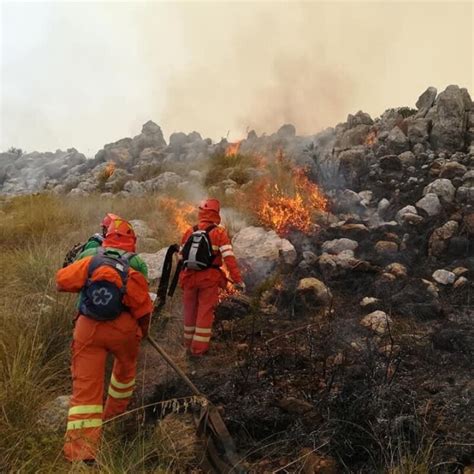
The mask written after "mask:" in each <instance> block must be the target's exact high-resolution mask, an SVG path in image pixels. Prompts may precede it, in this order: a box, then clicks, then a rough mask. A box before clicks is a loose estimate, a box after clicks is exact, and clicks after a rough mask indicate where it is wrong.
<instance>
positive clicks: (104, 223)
mask: <svg viewBox="0 0 474 474" xmlns="http://www.w3.org/2000/svg"><path fill="white" fill-rule="evenodd" d="M116 219H120V217H119V216H117V215H116V214H112V213H111V212H108V213H107V214H106V215H105V217H104V218H103V219H102V222H101V226H102V227H105V228H106V229H108V228H109V226H110V224H112V222H113V221H115V220H116Z"/></svg>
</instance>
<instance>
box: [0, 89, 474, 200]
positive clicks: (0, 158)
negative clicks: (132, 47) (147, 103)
mask: <svg viewBox="0 0 474 474" xmlns="http://www.w3.org/2000/svg"><path fill="white" fill-rule="evenodd" d="M473 138H474V111H473V104H472V100H471V98H470V96H469V93H468V92H467V90H466V89H461V88H459V87H457V86H449V87H448V88H447V89H446V90H445V91H443V92H441V93H440V94H439V95H438V94H437V91H436V89H434V88H432V87H431V88H429V89H427V90H426V91H425V92H424V93H423V94H422V95H421V96H420V98H419V100H418V101H417V103H416V109H411V108H408V107H401V108H395V109H390V110H387V111H386V112H385V113H384V114H382V116H381V117H379V118H377V119H375V120H373V119H372V118H371V117H370V116H369V115H368V114H366V113H363V112H358V113H357V114H355V115H349V116H348V118H347V121H346V122H345V123H342V124H339V125H337V126H336V127H335V128H330V129H327V130H325V131H323V132H321V133H318V134H316V135H312V136H307V137H300V136H297V135H296V131H295V128H294V127H293V126H292V125H284V126H282V127H281V128H280V130H278V132H276V133H274V134H272V135H269V136H266V135H263V136H257V134H256V133H255V132H253V131H251V132H250V133H249V134H248V136H247V138H246V139H245V140H243V141H242V142H241V143H240V150H239V151H240V153H242V154H259V155H262V156H265V157H271V156H274V155H275V154H276V153H277V152H278V151H279V150H281V151H282V152H283V153H284V154H285V156H287V157H289V158H291V159H293V160H294V161H295V162H296V163H297V164H298V165H300V166H306V167H309V168H310V169H311V170H312V171H313V172H319V173H320V178H324V183H325V184H327V185H332V186H336V185H337V186H339V187H340V186H343V185H344V186H349V187H358V188H360V187H361V186H363V184H364V183H363V182H362V181H361V175H363V174H365V170H366V169H368V171H369V177H370V178H373V177H374V176H375V174H376V173H377V169H376V168H374V167H375V165H377V164H378V165H380V167H381V168H382V169H383V170H388V171H392V170H393V168H394V167H397V166H398V167H400V166H403V167H404V168H406V169H407V172H408V173H410V172H412V171H413V169H415V170H416V169H417V165H419V166H420V167H423V166H430V163H431V162H434V161H436V163H437V165H436V166H438V167H439V166H441V164H440V163H441V161H442V160H447V159H450V160H451V161H454V162H455V163H459V164H460V165H461V166H468V165H469V159H470V158H469V156H471V155H469V152H470V151H471V152H472V149H471V148H470V147H471V141H472V140H473ZM228 145H229V144H228V143H227V141H226V140H225V139H223V140H221V141H220V142H219V143H213V142H212V141H211V140H210V139H203V138H202V137H201V135H199V133H197V132H192V133H190V134H187V135H186V134H184V133H173V134H172V135H171V136H170V138H169V142H168V143H166V141H165V139H164V137H163V133H162V131H161V129H160V127H159V126H158V125H156V124H155V123H153V122H151V121H150V122H147V123H146V124H145V125H144V126H143V128H142V132H141V134H140V135H137V136H136V137H134V138H122V139H120V140H118V141H116V142H115V143H110V144H107V145H105V146H104V148H103V149H102V150H100V151H99V152H97V154H96V156H95V158H94V159H86V157H85V156H84V155H83V154H81V153H80V152H78V151H77V150H75V149H74V148H71V149H69V150H67V151H66V152H62V151H60V150H58V151H56V152H55V153H37V152H33V153H27V154H21V152H15V153H2V154H0V192H2V193H4V194H20V193H31V192H37V191H40V190H43V189H50V190H53V191H54V192H56V193H61V194H62V193H70V194H72V195H76V196H83V195H85V194H87V193H93V192H101V193H103V192H107V193H108V192H112V193H119V192H120V193H122V194H126V193H130V194H142V193H145V192H149V191H161V190H163V189H166V188H167V187H168V186H170V185H172V186H176V185H181V186H183V187H186V186H187V183H189V182H193V181H199V179H200V178H201V177H202V171H203V169H205V168H207V166H208V164H209V163H208V162H209V159H210V158H211V157H212V156H214V155H216V154H219V153H222V152H224V150H225V149H226V148H227V146H228ZM395 156H396V157H397V158H395ZM379 161H380V162H379ZM399 161H400V162H401V164H400V163H399ZM450 166H456V165H450ZM112 167H113V168H112ZM369 168H370V169H369ZM112 169H114V170H115V171H114V173H113V174H112V173H111V171H112ZM457 169H458V170H459V171H458V175H461V170H462V168H457ZM453 172H454V171H452V172H451V174H452V173H453ZM249 173H250V174H251V175H252V170H249ZM253 173H255V172H253ZM445 173H446V172H445ZM109 176H110V177H109ZM456 178H457V180H456V181H455V183H454V186H455V187H456V188H461V189H460V190H458V198H459V199H461V200H462V202H466V203H467V202H469V200H472V194H471V193H470V191H469V189H470V188H469V182H467V185H464V183H462V182H461V181H460V180H461V179H462V176H456ZM234 181H235V180H234ZM376 181H377V180H375V182H376ZM413 183H414V180H413V179H412V180H411V181H410V184H413ZM239 184H242V183H238V182H237V183H232V182H231V181H228V182H227V183H224V186H227V187H229V186H235V185H239ZM406 184H408V183H406Z"/></svg>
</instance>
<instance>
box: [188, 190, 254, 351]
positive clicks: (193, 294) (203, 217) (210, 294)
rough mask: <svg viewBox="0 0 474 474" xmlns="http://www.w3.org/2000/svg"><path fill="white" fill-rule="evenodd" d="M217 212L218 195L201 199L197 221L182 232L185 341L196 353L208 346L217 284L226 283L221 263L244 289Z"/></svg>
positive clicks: (218, 206) (235, 284) (205, 349)
mask: <svg viewBox="0 0 474 474" xmlns="http://www.w3.org/2000/svg"><path fill="white" fill-rule="evenodd" d="M219 212H220V205H219V201H218V200H217V199H207V200H205V201H203V202H201V204H200V205H199V223H198V224H197V225H195V226H194V227H192V228H190V229H188V230H187V231H186V232H185V234H184V236H183V239H182V242H181V258H182V260H183V268H184V270H183V271H182V272H181V275H180V285H181V287H182V288H183V304H184V344H185V345H186V347H188V348H189V349H190V350H191V354H193V355H197V356H199V355H202V354H205V353H206V352H207V351H208V350H209V343H210V340H211V332H212V323H213V321H214V308H215V306H216V304H217V302H218V297H219V288H225V286H226V285H227V278H226V276H225V274H224V272H223V271H222V269H221V267H222V265H223V263H225V265H226V267H227V269H228V271H229V274H230V278H231V280H232V283H233V284H234V286H235V287H236V289H239V290H244V289H245V284H244V283H243V281H242V277H241V275H240V271H239V267H238V265H237V261H236V259H235V256H234V252H233V250H232V244H231V242H230V239H229V236H228V234H227V231H226V230H225V229H224V227H223V226H221V225H219V224H220V222H221V217H220V215H219Z"/></svg>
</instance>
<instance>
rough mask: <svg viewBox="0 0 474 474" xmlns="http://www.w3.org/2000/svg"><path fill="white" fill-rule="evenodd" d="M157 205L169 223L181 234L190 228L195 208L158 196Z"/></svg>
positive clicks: (185, 203)
mask: <svg viewBox="0 0 474 474" xmlns="http://www.w3.org/2000/svg"><path fill="white" fill-rule="evenodd" d="M158 205H159V207H160V208H161V209H162V210H163V211H164V212H165V213H166V215H167V216H168V219H169V223H170V224H171V225H172V226H174V227H175V228H176V229H178V231H179V232H180V233H181V234H183V233H184V232H186V230H188V229H189V227H191V226H192V223H193V221H194V216H193V214H194V213H195V211H196V207H195V206H193V205H192V204H190V203H187V202H182V201H178V200H177V199H174V198H171V197H165V196H160V197H159V198H158Z"/></svg>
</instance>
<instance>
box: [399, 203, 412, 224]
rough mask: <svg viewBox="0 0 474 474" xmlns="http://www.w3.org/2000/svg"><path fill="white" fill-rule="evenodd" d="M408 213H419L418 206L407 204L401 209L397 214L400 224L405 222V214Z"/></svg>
mask: <svg viewBox="0 0 474 474" xmlns="http://www.w3.org/2000/svg"><path fill="white" fill-rule="evenodd" d="M406 214H414V215H416V214H417V210H416V207H415V206H405V207H404V208H402V209H400V210H399V211H398V212H397V215H396V216H395V220H396V221H397V222H398V223H399V224H403V222H404V216H405V215H406Z"/></svg>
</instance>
